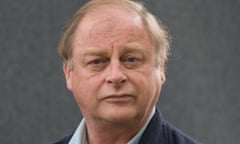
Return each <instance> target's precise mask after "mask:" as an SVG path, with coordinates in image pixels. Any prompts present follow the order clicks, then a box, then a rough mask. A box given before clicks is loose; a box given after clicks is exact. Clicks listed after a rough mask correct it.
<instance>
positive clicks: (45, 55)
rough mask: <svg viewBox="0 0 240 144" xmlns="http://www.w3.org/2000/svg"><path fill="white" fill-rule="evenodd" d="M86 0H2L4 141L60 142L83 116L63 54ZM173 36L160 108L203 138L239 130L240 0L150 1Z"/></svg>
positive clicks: (230, 141) (220, 139) (229, 138)
mask: <svg viewBox="0 0 240 144" xmlns="http://www.w3.org/2000/svg"><path fill="white" fill-rule="evenodd" d="M84 2H86V0H85V1H82V0H81V1H80V0H11V1H8V0H1V1H0V68H1V69H0V143H1V144H33V143H34V144H43V143H46V144H47V143H49V144H50V143H53V142H54V141H56V140H58V139H59V138H61V137H63V136H65V135H68V134H70V133H71V132H72V130H74V128H76V126H77V125H78V123H79V121H80V118H81V116H80V113H79V110H78V108H77V106H76V104H75V102H74V99H73V97H72V95H71V94H70V93H69V92H68V91H67V90H66V88H65V83H64V79H63V73H62V69H61V62H60V59H59V58H58V56H57V54H56V47H57V43H58V39H59V35H60V33H61V31H62V29H63V26H64V24H65V23H66V21H67V20H68V19H69V18H70V17H71V15H72V14H73V13H74V12H75V11H76V10H77V8H78V7H79V6H81V5H82V3H84ZM145 4H146V6H147V7H148V8H150V9H151V11H152V12H153V13H154V14H155V15H157V16H159V17H160V18H161V20H162V21H163V22H164V23H165V24H166V25H167V27H168V31H169V32H170V34H171V36H172V42H171V48H172V50H171V52H172V53H171V57H170V58H169V62H168V64H167V82H166V83H165V85H164V87H163V90H162V94H161V98H160V102H159V105H160V108H161V111H162V113H163V114H164V116H165V118H166V119H168V120H169V121H170V122H172V123H173V124H174V125H175V126H176V127H178V128H180V129H182V130H183V131H184V132H186V133H188V134H190V135H191V136H193V137H194V138H196V139H198V140H199V141H201V142H203V143H208V144H237V143H238V142H239V134H240V124H239V122H240V112H239V109H240V104H239V103H240V97H239V93H240V92H239V89H240V87H239V82H240V75H239V74H240V65H239V64H240V48H239V44H240V42H239V41H240V40H239V38H240V16H239V13H240V1H239V0H149V1H147V0H146V1H145Z"/></svg>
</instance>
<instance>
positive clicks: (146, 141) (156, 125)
mask: <svg viewBox="0 0 240 144" xmlns="http://www.w3.org/2000/svg"><path fill="white" fill-rule="evenodd" d="M140 144H199V143H198V142H197V141H195V140H194V139H193V138H191V137H190V136H188V135H187V134H185V133H184V132H182V131H181V130H179V129H177V128H175V127H174V126H172V125H171V124H170V123H169V122H167V121H166V120H165V119H164V118H163V117H162V115H161V113H160V112H159V111H158V110H157V112H156V113H155V114H154V116H153V118H152V120H151V121H150V123H149V125H148V127H147V129H146V130H145V132H144V134H143V136H142V139H141V140H140Z"/></svg>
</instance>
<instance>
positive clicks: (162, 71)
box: [159, 62, 166, 84]
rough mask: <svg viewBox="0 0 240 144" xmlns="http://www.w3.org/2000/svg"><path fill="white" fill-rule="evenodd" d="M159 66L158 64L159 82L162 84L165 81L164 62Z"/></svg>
mask: <svg viewBox="0 0 240 144" xmlns="http://www.w3.org/2000/svg"><path fill="white" fill-rule="evenodd" d="M159 66H160V78H161V82H162V84H164V83H165V81H166V76H165V62H162V63H161V64H160V65H159Z"/></svg>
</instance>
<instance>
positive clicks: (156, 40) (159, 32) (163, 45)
mask: <svg viewBox="0 0 240 144" xmlns="http://www.w3.org/2000/svg"><path fill="white" fill-rule="evenodd" d="M107 4H116V5H119V6H121V7H127V8H129V9H131V10H132V11H135V12H136V13H137V14H138V15H139V16H140V17H141V20H142V22H143V24H144V27H145V29H146V30H147V31H148V34H149V36H150V38H151V40H152V43H153V46H154V48H155V51H156V52H155V54H156V55H155V57H156V63H157V64H159V63H160V64H163V65H164V63H165V62H166V60H167V56H168V52H169V42H168V35H167V32H166V31H165V30H164V26H163V24H161V22H160V21H158V20H157V19H156V18H155V17H154V16H153V15H152V14H151V13H150V12H148V11H147V10H146V9H145V7H144V6H143V5H142V4H141V3H139V2H134V1H130V0H91V1H90V2H88V3H87V4H86V5H84V6H83V7H81V8H80V9H79V10H78V11H77V12H76V13H75V15H74V16H73V17H72V19H71V20H70V21H69V22H68V24H67V25H66V27H65V29H64V32H63V34H62V37H61V40H60V43H59V47H58V53H59V55H60V57H61V58H62V60H63V61H64V62H68V64H69V65H71V58H72V46H71V42H72V35H73V33H74V31H75V29H76V27H77V25H78V24H79V22H81V20H82V18H83V17H84V16H85V15H86V14H87V13H88V12H89V11H92V10H94V9H95V8H96V7H99V6H101V5H107Z"/></svg>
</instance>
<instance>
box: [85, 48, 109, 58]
mask: <svg viewBox="0 0 240 144" xmlns="http://www.w3.org/2000/svg"><path fill="white" fill-rule="evenodd" d="M106 55H107V52H106V51H105V50H103V49H91V48H90V49H88V50H86V52H84V53H83V54H82V56H83V57H84V56H106Z"/></svg>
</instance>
